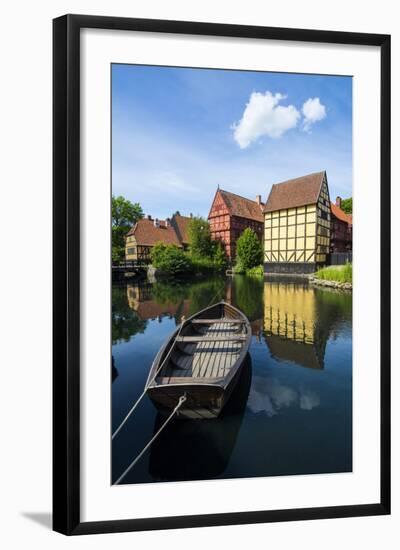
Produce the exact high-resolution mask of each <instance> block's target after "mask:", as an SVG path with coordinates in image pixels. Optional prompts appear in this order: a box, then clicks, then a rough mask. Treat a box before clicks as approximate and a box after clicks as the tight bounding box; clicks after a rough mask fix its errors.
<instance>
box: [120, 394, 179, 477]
mask: <svg viewBox="0 0 400 550" xmlns="http://www.w3.org/2000/svg"><path fill="white" fill-rule="evenodd" d="M185 401H186V395H181V396H180V398H179V401H178V404H177V405H176V407H175V408H174V410H173V411H172V412H171V414H170V415H169V417H168V418H167V420H166V421H165V422H164V424H163V425H162V426H161V428H160V429H159V430H158V431H157V432H156V433H155V434H154V435H153V437H152V438H151V439H150V441H149V442H148V443H147V445H146V446H145V447H144V448H143V449H142V450H141V451H140V453H139V454H138V455H137V457H136V458H135V459H134V460H132V462H131V463H130V464H129V466H128V467H127V468H126V470H125V471H124V472H123V473H122V474H121V475H120V476H119V478H118V479H117V481H116V482H115V483H114V485H118V484H119V482H120V481H121V480H122V479H123V478H124V477H125V476H126V474H127V473H128V472H129V471H130V470H131V469H132V468H133V467H134V465H135V464H136V463H137V462H138V461H139V460H140V459H141V457H142V456H143V455H144V453H145V452H146V451H147V449H148V448H149V447H150V445H151V444H152V443H153V442H154V441H155V440H156V439H157V437H158V436H159V435H160V433H161V432H162V431H163V429H164V428H165V427H166V425H167V424H168V423H169V422H170V420H172V417H173V416H174V415H175V414H176V413H177V412H178V410H179V409H180V408H181V406H182V405H183V403H184V402H185Z"/></svg>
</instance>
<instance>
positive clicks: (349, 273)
mask: <svg viewBox="0 0 400 550" xmlns="http://www.w3.org/2000/svg"><path fill="white" fill-rule="evenodd" d="M315 277H316V278H317V279H323V280H325V281H337V282H338V283H352V282H353V265H352V264H351V263H346V264H345V265H338V266H330V267H324V268H322V269H319V270H318V271H317V273H316V274H315Z"/></svg>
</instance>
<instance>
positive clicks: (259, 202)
mask: <svg viewBox="0 0 400 550" xmlns="http://www.w3.org/2000/svg"><path fill="white" fill-rule="evenodd" d="M256 203H257V204H258V206H261V195H256Z"/></svg>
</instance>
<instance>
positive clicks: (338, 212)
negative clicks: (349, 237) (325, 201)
mask: <svg viewBox="0 0 400 550" xmlns="http://www.w3.org/2000/svg"><path fill="white" fill-rule="evenodd" d="M331 211H332V214H333V215H334V216H335V218H337V219H338V220H340V221H342V222H346V223H348V224H349V225H351V224H352V223H353V217H352V216H351V215H350V214H346V212H344V211H343V210H342V209H341V208H339V206H337V205H336V204H335V203H333V202H331Z"/></svg>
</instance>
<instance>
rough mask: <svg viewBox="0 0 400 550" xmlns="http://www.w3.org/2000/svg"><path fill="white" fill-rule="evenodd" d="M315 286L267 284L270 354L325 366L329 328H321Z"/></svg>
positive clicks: (266, 302)
mask: <svg viewBox="0 0 400 550" xmlns="http://www.w3.org/2000/svg"><path fill="white" fill-rule="evenodd" d="M316 300H317V298H316V293H315V290H314V288H312V287H308V286H307V285H305V284H303V285H302V284H282V283H265V285H264V332H265V339H266V342H267V344H268V347H269V349H270V351H271V354H272V355H273V356H274V357H276V358H277V359H282V360H285V361H291V362H293V363H296V364H298V365H301V366H303V367H308V368H312V369H322V368H323V367H324V356H325V346H326V342H327V336H328V334H329V331H327V330H325V329H326V327H324V329H323V330H321V327H320V326H319V317H318V312H317V306H316Z"/></svg>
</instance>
